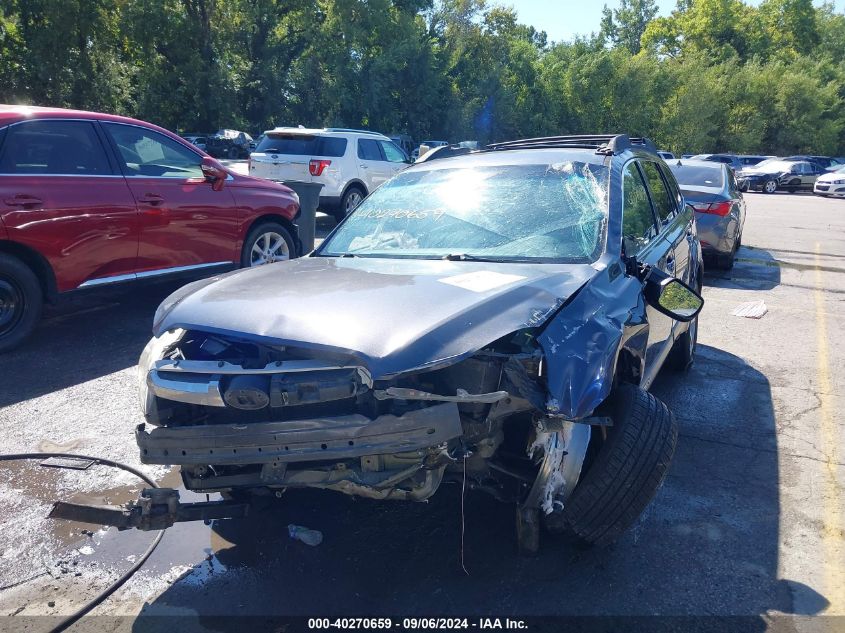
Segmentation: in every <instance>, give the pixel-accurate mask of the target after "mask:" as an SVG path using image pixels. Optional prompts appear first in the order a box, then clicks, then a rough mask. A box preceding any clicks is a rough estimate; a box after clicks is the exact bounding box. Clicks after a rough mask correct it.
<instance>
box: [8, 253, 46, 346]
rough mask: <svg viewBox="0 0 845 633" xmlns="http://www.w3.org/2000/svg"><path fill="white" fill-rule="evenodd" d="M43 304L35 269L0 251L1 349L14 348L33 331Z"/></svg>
mask: <svg viewBox="0 0 845 633" xmlns="http://www.w3.org/2000/svg"><path fill="white" fill-rule="evenodd" d="M43 305H44V294H43V292H42V291H41V284H40V283H39V282H38V277H37V276H36V275H35V273H34V272H32V269H31V268H30V267H29V266H27V265H26V264H24V263H23V262H22V261H21V260H19V259H18V258H17V257H13V256H12V255H7V254H5V253H0V352H7V351H9V350H11V349H14V348H15V347H17V346H18V345H20V344H21V343H23V342H24V341H25V340H26V338H27V337H28V336H29V335H30V334H32V331H33V330H34V329H35V326H36V325H38V321H39V319H41V308H42V307H43Z"/></svg>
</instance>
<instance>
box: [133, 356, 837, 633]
mask: <svg viewBox="0 0 845 633" xmlns="http://www.w3.org/2000/svg"><path fill="white" fill-rule="evenodd" d="M714 383H718V389H714V388H713V385H714ZM653 389H654V392H655V394H656V395H658V397H660V398H662V399H663V400H664V401H666V402H667V404H668V405H669V406H670V408H671V409H673V411H674V412H675V415H676V418H677V420H678V423H679V426H680V436H679V440H678V449H677V452H676V455H675V459H674V463H673V465H672V468H671V470H670V473H669V476H668V478H667V480H666V483H665V485H664V486H663V488H662V489H661V490H660V491H659V492H658V494H657V496H656V498H655V500H654V501H653V503H652V504H651V506H650V507H649V509H648V510H647V511H646V513H645V514H644V515H643V517H642V518H641V519H640V520H639V521H638V522H637V524H636V525H635V526H634V527H633V528H632V529H631V530H629V531H628V532H627V533H626V534H625V535H624V536H623V537H622V538H621V540H620V541H618V542H617V543H616V544H615V545H613V546H611V547H608V548H603V549H599V548H596V549H585V548H583V547H580V546H579V545H578V544H577V543H575V542H573V541H572V540H568V539H564V538H554V537H551V536H550V535H544V538H543V543H542V546H541V555H540V556H539V557H537V558H533V559H527V558H521V557H519V556H518V555H517V554H516V551H515V544H514V534H513V525H514V515H513V508H512V507H510V506H507V505H504V504H500V503H498V502H496V501H494V500H492V499H490V498H488V497H486V496H483V495H482V494H480V493H478V494H474V493H468V494H467V496H466V499H465V506H464V508H463V515H462V506H461V490H460V485H452V486H444V487H443V488H442V489H441V490H440V491H439V492H438V493H437V494H436V495H435V496H434V497H433V498H432V499H431V500H430V501H429V502H428V503H422V504H410V503H399V502H397V503H390V502H375V501H369V500H363V499H353V498H350V497H345V496H342V495H340V494H338V493H332V492H317V491H290V492H288V493H287V494H285V495H284V497H283V498H282V500H281V501H280V502H278V503H277V504H276V507H274V508H273V509H271V510H269V511H266V512H265V513H262V514H259V515H255V516H253V517H251V518H249V519H244V520H229V521H218V522H216V523H215V524H214V525H213V528H212V530H213V531H212V533H210V535H209V549H208V550H207V551H208V559H207V560H200V561H197V563H196V564H195V566H194V568H193V569H191V570H190V571H188V572H187V573H185V574H184V575H183V576H182V577H181V578H180V579H179V580H178V581H176V582H174V583H173V584H172V585H171V586H170V587H169V588H168V589H167V590H166V591H165V592H164V593H162V594H160V595H159V596H158V597H157V598H156V599H155V600H154V601H152V602H151V603H148V604H147V605H145V607H144V609H143V610H142V612H141V617H140V619H139V620H138V621H136V624H135V627H136V630H137V631H145V630H148V628H146V623H148V622H150V623H151V622H152V621H156V618H153V617H150V618H147V616H161V615H169V614H185V613H190V614H192V616H191V618H188V619H189V620H191V622H192V623H193V624H196V625H198V626H199V627H201V628H206V627H207V628H208V629H211V630H232V631H235V630H240V628H241V627H242V623H239V622H238V621H237V620H235V619H231V620H226V619H219V617H218V616H222V615H229V616H232V615H237V616H243V615H252V616H263V617H272V616H295V615H312V616H328V615H342V616H356V615H357V616H378V615H383V616H393V617H396V616H397V615H400V616H405V615H417V616H432V615H446V616H448V615H462V616H471V615H486V616H498V617H505V616H528V615H567V616H593V615H603V616H608V615H612V616H622V617H623V618H627V617H628V616H655V615H657V616H694V617H696V618H697V617H707V618H712V617H713V616H743V617H744V619H743V623H742V626H741V627H740V628H741V630H744V631H763V630H766V629H767V627H768V626H769V625H770V624H771V622H770V617H769V616H766V615H765V614H767V613H768V612H770V611H772V610H775V611H781V612H785V613H796V612H800V613H815V612H817V611H818V610H820V609H821V608H823V607H824V606H825V604H826V603H825V601H824V599H823V598H821V597H820V596H818V594H815V593H814V592H813V591H812V590H811V589H809V588H807V587H804V586H803V585H800V584H798V583H792V582H789V581H786V580H782V579H779V578H778V575H777V573H778V542H779V539H778V525H779V519H780V508H779V496H778V487H779V473H778V456H777V450H776V449H777V443H776V435H775V414H774V409H773V404H772V397H771V393H770V387H769V382H768V380H767V379H766V376H764V375H763V374H761V373H760V372H758V371H757V370H755V369H754V368H753V367H751V366H749V365H748V364H747V363H745V361H743V360H742V359H741V358H738V357H736V356H733V355H731V354H728V353H725V352H723V351H720V350H718V349H714V348H710V347H701V348H700V350H699V356H698V359H697V361H696V363H695V365H694V367H693V368H692V369H691V370H690V372H689V373H688V374H686V375H684V376H683V377H680V378H679V377H677V375H675V376H673V375H671V374H667V375H663V376H660V377H659V378H658V380H657V382H656V384H655V386H654V388H653ZM726 412H730V414H729V415H728V414H726ZM752 438H753V439H752ZM462 521H463V525H464V527H465V535H464V538H463V544H462V538H461V529H462ZM289 523H295V524H298V525H304V526H307V527H309V528H313V529H318V530H320V531H322V532H323V534H324V541H323V543H322V544H321V545H319V546H317V547H309V546H307V545H305V544H303V543H300V542H298V541H292V540H291V539H290V538H288V535H287V529H286V526H287V525H288V524H289ZM462 545H463V547H462ZM462 552H463V557H464V561H463V565H464V566H465V568H466V572H465V571H464V568H463V566H462V563H461V553H462ZM796 596H798V598H797V597H796ZM165 620H166V619H165ZM183 620H184V618H183V619H181V620H180V625H184V622H183ZM658 620H659V618H658ZM626 623H629V621H628V620H627V619H623V620H621V622H620V624H621V625H623V628H627V629H628V630H631V629H630V627H625V625H626ZM652 624H653V625H655V626H656V625H659V624H660V622H659V621H652ZM651 628H652V630H654V627H651ZM618 630H621V629H618ZM678 630H693V629H691V628H689V627H682V628H681V629H678ZM697 630H701V629H697ZM711 630H712V629H711ZM732 630H739V629H736V628H734V629H732Z"/></svg>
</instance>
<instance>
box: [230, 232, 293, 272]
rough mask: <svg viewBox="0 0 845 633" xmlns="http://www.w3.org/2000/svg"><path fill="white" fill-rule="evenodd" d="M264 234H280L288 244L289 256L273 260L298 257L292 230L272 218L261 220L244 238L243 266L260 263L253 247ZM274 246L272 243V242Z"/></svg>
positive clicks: (248, 266)
mask: <svg viewBox="0 0 845 633" xmlns="http://www.w3.org/2000/svg"><path fill="white" fill-rule="evenodd" d="M264 235H278V236H279V237H281V238H282V239H283V240H284V241H285V244H286V246H287V255H288V256H287V257H286V258H285V257H280V258H279V259H274V260H273V261H283V260H284V259H293V258H294V257H296V244H295V242H294V241H293V237H291V234H290V232H289V231H288V230H287V229H286V228H285V227H284V225H282V224H280V223H279V222H273V221H272V220H270V221H267V222H261V223H260V224H257V225H256V226H254V227H252V229H251V230H250V232H249V233H247V236H246V239H245V240H244V245H243V248H242V249H241V267H242V268H251V267H252V266H258V265H260V264H259V263H255V258H254V256H253V248H254V247H255V246H256V243H257V242H258V240H259V239H260V238H262V236H264ZM270 246H272V244H270ZM263 263H270V262H263Z"/></svg>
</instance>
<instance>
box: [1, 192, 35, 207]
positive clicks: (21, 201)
mask: <svg viewBox="0 0 845 633" xmlns="http://www.w3.org/2000/svg"><path fill="white" fill-rule="evenodd" d="M3 202H5V203H6V204H8V205H9V206H10V207H23V208H24V209H29V208H30V207H38V206H41V205H43V204H44V201H43V200H41V198H36V197H35V196H29V195H26V194H23V193H20V194H18V195H16V196H14V197H12V198H6V199H5V200H3Z"/></svg>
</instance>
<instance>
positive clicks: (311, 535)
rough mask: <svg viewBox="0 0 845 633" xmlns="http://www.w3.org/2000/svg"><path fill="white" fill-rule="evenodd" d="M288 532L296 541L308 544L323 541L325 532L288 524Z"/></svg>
mask: <svg viewBox="0 0 845 633" xmlns="http://www.w3.org/2000/svg"><path fill="white" fill-rule="evenodd" d="M288 534H289V535H290V537H291V538H292V539H294V540H296V541H302V542H303V543H305V544H306V545H311V546H312V547H313V546H316V545H319V544H320V543H322V542H323V533H322V532H320V531H319V530H309V529H308V528H306V527H302V526H301V525H294V524H293V523H291V524H290V525H288Z"/></svg>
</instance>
